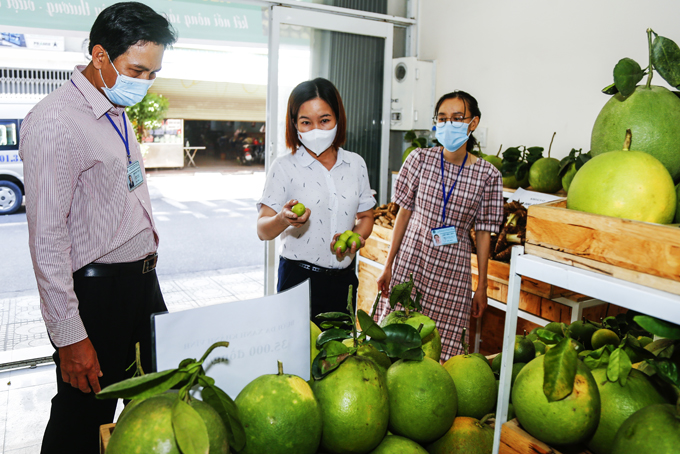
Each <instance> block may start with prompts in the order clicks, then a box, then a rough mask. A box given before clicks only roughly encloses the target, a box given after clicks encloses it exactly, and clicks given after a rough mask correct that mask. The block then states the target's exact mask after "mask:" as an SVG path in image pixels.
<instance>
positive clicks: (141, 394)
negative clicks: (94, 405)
mask: <svg viewBox="0 0 680 454" xmlns="http://www.w3.org/2000/svg"><path fill="white" fill-rule="evenodd" d="M185 377H186V374H185V373H182V372H180V371H179V370H177V369H168V370H164V371H162V372H153V373H150V374H146V375H142V376H139V377H132V378H128V379H127V380H123V381H119V382H118V383H114V384H112V385H109V386H107V387H106V388H104V389H102V390H101V392H99V394H97V399H145V398H147V397H151V396H155V395H156V394H161V393H163V392H165V391H167V390H168V389H170V388H172V387H173V386H175V385H176V384H177V383H179V382H180V381H181V380H182V379H183V378H185Z"/></svg>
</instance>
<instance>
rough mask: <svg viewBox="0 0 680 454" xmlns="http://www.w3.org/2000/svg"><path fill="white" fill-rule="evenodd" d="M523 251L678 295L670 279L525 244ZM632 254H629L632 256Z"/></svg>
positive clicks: (679, 287) (677, 284) (678, 286)
mask: <svg viewBox="0 0 680 454" xmlns="http://www.w3.org/2000/svg"><path fill="white" fill-rule="evenodd" d="M524 251H525V252H526V253H527V254H531V255H536V256H538V257H543V258H546V259H548V260H553V261H555V262H560V263H564V264H566V265H570V266H573V267H576V268H581V269H584V270H589V271H594V272H597V273H601V274H605V275H607V276H612V277H615V278H618V279H623V280H625V281H628V282H633V283H635V284H640V285H644V286H646V287H651V288H655V289H658V290H663V291H665V292H669V293H673V294H675V295H680V282H676V281H674V280H671V279H664V278H661V277H657V276H652V275H651V274H645V273H642V272H639V271H634V270H630V269H626V268H622V267H620V266H615V265H610V264H607V263H603V262H599V261H596V260H591V259H588V258H586V257H580V256H577V255H573V254H569V253H566V252H560V251H555V250H553V249H549V248H545V247H541V246H536V245H532V244H529V243H527V244H525V245H524ZM632 253H633V252H631V254H632Z"/></svg>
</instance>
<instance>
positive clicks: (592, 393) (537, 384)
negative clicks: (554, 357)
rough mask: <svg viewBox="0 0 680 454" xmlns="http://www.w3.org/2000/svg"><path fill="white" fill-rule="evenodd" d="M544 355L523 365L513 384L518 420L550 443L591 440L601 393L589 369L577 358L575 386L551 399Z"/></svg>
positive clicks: (597, 418) (513, 396) (528, 429)
mask: <svg viewBox="0 0 680 454" xmlns="http://www.w3.org/2000/svg"><path fill="white" fill-rule="evenodd" d="M544 359H545V355H541V356H539V357H537V358H536V359H534V360H532V361H531V362H530V363H529V364H527V365H526V366H524V368H523V369H522V370H521V371H520V373H519V375H517V379H516V380H515V386H513V388H512V403H513V405H514V407H515V414H516V415H517V419H518V420H519V423H520V424H521V425H522V427H524V429H525V430H526V431H527V432H529V433H530V434H531V435H533V436H534V437H536V438H538V439H539V440H541V441H543V442H544V443H548V444H549V445H566V444H572V443H581V442H584V441H586V440H588V439H589V438H590V437H591V436H592V434H593V433H595V429H596V428H597V423H598V421H599V419H600V393H599V392H598V390H597V384H596V383H595V379H594V378H593V375H592V374H591V373H590V370H589V369H588V368H587V367H586V366H585V365H584V364H583V363H582V362H581V361H577V369H576V378H575V380H574V389H573V391H572V393H571V394H569V395H568V396H567V397H565V398H564V399H562V400H558V401H555V402H548V398H547V397H546V396H545V394H544V393H543V362H544Z"/></svg>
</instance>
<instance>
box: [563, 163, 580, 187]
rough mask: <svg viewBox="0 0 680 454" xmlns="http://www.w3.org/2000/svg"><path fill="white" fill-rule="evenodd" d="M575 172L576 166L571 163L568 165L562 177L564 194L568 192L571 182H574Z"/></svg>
mask: <svg viewBox="0 0 680 454" xmlns="http://www.w3.org/2000/svg"><path fill="white" fill-rule="evenodd" d="M576 172H578V170H576V164H575V163H573V162H572V163H571V164H570V165H569V169H568V170H567V172H566V173H565V174H564V175H562V189H564V192H567V193H568V192H569V186H571V182H572V181H573V180H574V177H575V176H576Z"/></svg>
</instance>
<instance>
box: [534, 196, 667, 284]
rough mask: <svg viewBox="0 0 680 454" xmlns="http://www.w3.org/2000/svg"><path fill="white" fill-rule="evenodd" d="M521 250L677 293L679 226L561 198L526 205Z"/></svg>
mask: <svg viewBox="0 0 680 454" xmlns="http://www.w3.org/2000/svg"><path fill="white" fill-rule="evenodd" d="M528 215H529V218H528V221H527V239H526V245H525V251H526V253H528V254H532V255H537V256H539V257H544V258H546V259H549V260H554V261H557V262H561V263H566V264H568V265H571V266H575V267H577V268H582V269H587V270H590V271H595V272H598V273H602V274H606V275H609V276H613V277H616V278H619V279H623V280H626V281H630V282H634V283H636V284H640V285H645V286H648V287H652V288H656V289H659V290H663V291H667V292H670V293H674V294H676V295H680V229H678V227H677V226H676V227H673V226H668V225H661V224H652V223H649V222H639V221H631V220H628V219H619V218H614V217H610V216H601V215H596V214H590V213H584V212H581V211H575V210H569V209H567V208H566V200H564V199H562V200H558V201H555V202H550V203H545V204H541V205H534V206H531V207H529V212H528Z"/></svg>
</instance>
